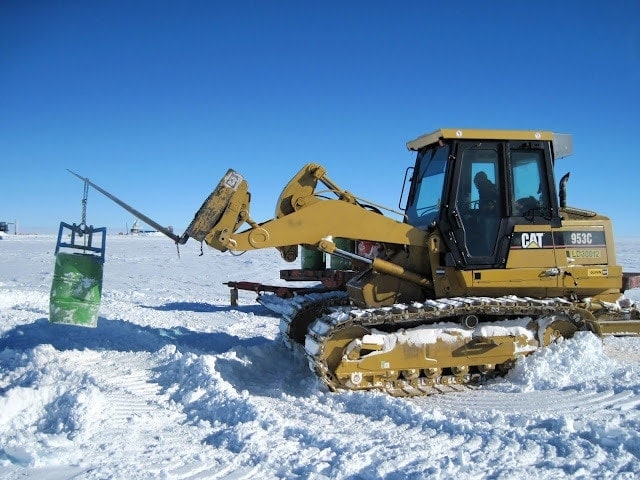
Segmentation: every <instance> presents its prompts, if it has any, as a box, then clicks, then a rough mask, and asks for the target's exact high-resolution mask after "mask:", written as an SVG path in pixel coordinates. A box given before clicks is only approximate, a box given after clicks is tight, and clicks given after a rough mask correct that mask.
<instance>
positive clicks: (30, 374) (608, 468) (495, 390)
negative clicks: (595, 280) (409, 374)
mask: <svg viewBox="0 0 640 480" xmlns="http://www.w3.org/2000/svg"><path fill="white" fill-rule="evenodd" d="M54 248H55V237H53V236H46V235H39V236H17V237H15V236H5V237H4V238H3V239H2V240H0V477H2V478H9V479H14V478H16V479H17V478H34V479H35V478H37V479H70V478H87V479H92V478H96V479H97V478H101V479H102V478H131V479H144V478H167V479H188V478H191V479H195V478H229V479H231V478H234V479H238V478H305V479H306V478H311V479H325V478H327V479H328V478H332V479H333V478H339V479H360V478H362V479H370V478H391V479H405V478H432V477H433V478H438V477H441V478H450V477H455V478H485V477H489V478H504V479H507V478H524V477H531V478H548V479H552V478H553V479H555V478H569V477H570V478H575V477H598V478H636V477H637V476H638V475H640V460H639V458H638V457H639V456H640V433H638V432H640V380H638V372H639V370H640V359H639V353H638V352H640V348H639V347H640V339H637V338H607V339H605V341H604V342H602V341H601V340H599V339H598V338H596V337H594V336H593V335H591V334H587V333H581V334H578V335H576V337H575V338H574V339H572V340H568V341H564V342H561V343H559V344H557V345H553V346H552V347H550V348H548V349H545V350H539V351H537V352H535V353H534V354H533V355H531V356H530V357H528V358H526V359H522V360H521V361H519V362H518V363H517V365H516V367H515V368H514V369H513V370H512V371H511V372H510V373H509V374H508V375H507V376H506V378H502V379H497V380H495V381H492V382H490V383H488V384H486V385H483V386H482V387H480V388H478V389H474V390H466V391H463V392H460V393H455V394H447V395H437V396H430V397H423V398H413V399H399V398H392V397H389V396H387V395H384V394H379V393H330V392H327V391H326V390H324V389H323V388H322V386H321V385H320V384H319V383H318V382H317V381H316V379H315V377H314V376H313V374H312V373H311V372H310V371H309V369H308V368H307V366H306V363H305V362H304V360H302V359H301V358H297V357H296V355H295V354H294V353H292V352H291V351H290V350H288V349H287V348H285V347H284V346H283V345H282V343H281V342H280V340H279V338H278V323H279V322H278V319H277V318H276V317H274V316H273V315H271V314H270V313H269V312H268V311H267V310H266V309H264V308H263V307H262V306H260V305H258V304H256V303H255V302H254V295H253V294H251V293H241V296H240V305H239V306H238V307H233V308H232V307H230V306H229V295H228V289H227V288H226V287H225V286H224V285H223V284H222V282H225V281H228V280H251V281H259V282H271V283H273V281H274V279H275V278H277V277H278V270H279V269H280V268H290V265H289V264H285V263H284V262H282V261H281V260H280V259H279V257H278V254H277V252H275V251H274V252H271V251H262V252H252V253H247V254H245V255H243V256H240V257H233V256H231V255H228V254H222V253H219V252H216V251H213V250H207V249H206V247H205V255H204V256H203V257H199V256H198V255H199V253H200V246H199V245H198V244H195V243H194V244H192V243H189V244H187V245H185V246H184V247H181V257H180V258H178V256H177V254H176V252H175V246H174V245H173V244H172V243H171V241H169V240H167V239H165V238H164V237H156V236H147V237H132V236H126V237H125V236H109V237H108V239H107V259H106V264H105V274H104V287H103V296H102V304H101V308H100V319H99V322H98V326H97V328H93V329H89V328H80V327H73V326H65V325H54V324H50V323H49V321H48V315H49V313H48V308H49V290H50V287H51V281H52V274H53V262H54V256H53V251H54ZM618 253H619V261H620V263H622V264H623V265H624V266H625V267H626V268H627V269H628V270H640V241H626V242H620V244H619V245H618ZM630 296H632V297H635V298H636V299H638V298H640V294H639V292H637V291H632V292H630Z"/></svg>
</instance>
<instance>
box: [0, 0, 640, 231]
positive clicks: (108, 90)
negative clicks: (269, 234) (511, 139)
mask: <svg viewBox="0 0 640 480" xmlns="http://www.w3.org/2000/svg"><path fill="white" fill-rule="evenodd" d="M639 22H640V3H638V2H636V1H619V0H614V1H611V2H606V4H605V3H604V2H596V1H563V2H557V1H536V2H514V1H492V2H476V1H458V2H427V1H419V2H418V1H416V2H413V1H407V2H382V1H375V0H373V1H359V0H357V1H346V2H345V1H325V2H307V1H225V2H215V1H184V2H179V1H158V0H155V1H142V0H140V1H136V0H130V1H108V2H105V1H103V2H94V1H59V2H50V1H29V2H25V1H18V0H8V1H7V0H5V1H3V2H2V3H0V45H1V47H2V50H1V52H2V54H1V55H0V159H1V160H0V163H1V165H2V177H1V178H2V187H1V189H0V192H1V198H2V200H1V201H0V219H2V220H10V221H13V219H17V220H18V221H19V223H20V228H21V230H22V231H23V232H28V231H30V230H37V229H42V228H50V229H51V230H52V231H53V230H55V228H56V226H57V225H58V223H59V222H60V221H61V220H62V221H67V222H78V221H79V220H80V213H81V198H82V182H80V181H79V180H77V179H76V178H75V177H72V176H71V175H70V174H68V173H67V172H66V169H67V168H69V169H72V170H75V171H77V172H79V173H80V174H82V175H85V176H87V177H89V178H90V179H91V180H92V181H94V182H95V183H97V184H99V185H101V186H102V187H104V188H106V189H107V190H109V191H111V192H112V193H114V194H115V195H118V196H120V197H121V198H122V199H124V200H125V201H127V202H129V203H131V204H133V205H134V206H135V207H137V208H138V209H139V210H140V211H142V212H144V213H146V214H148V215H149V216H151V217H153V218H155V219H157V220H158V221H159V222H160V223H162V224H165V225H174V226H175V227H176V229H177V230H178V231H180V232H181V231H182V229H183V228H184V227H185V226H186V225H187V224H188V223H189V221H190V220H191V218H192V216H193V213H194V212H195V211H196V210H197V209H198V207H199V206H200V204H201V203H202V201H203V200H204V198H205V197H206V196H207V195H208V194H209V193H210V192H211V190H212V189H213V188H214V187H215V185H216V184H217V182H218V180H219V179H220V177H221V176H222V175H223V174H224V173H225V172H226V170H227V168H234V169H236V170H237V171H239V172H240V173H242V174H243V175H244V176H245V177H246V178H247V180H248V181H249V185H250V191H251V192H252V205H251V213H252V216H253V218H254V219H255V220H257V221H263V220H266V219H268V218H270V217H271V216H272V215H273V211H274V207H275V203H276V199H277V197H278V195H279V193H280V190H281V188H282V187H283V186H284V185H285V184H286V182H287V181H288V180H289V178H290V177H291V176H292V175H293V174H294V173H295V172H297V171H298V169H299V168H300V167H302V166H303V165H304V164H305V163H308V162H319V163H321V164H323V165H325V166H326V167H327V170H328V174H329V176H330V177H331V178H332V179H333V180H334V181H335V182H336V183H338V184H339V185H341V186H342V187H343V188H346V189H348V190H350V191H352V192H353V193H355V194H357V195H359V196H362V197H364V198H367V199H369V200H372V201H376V202H378V203H382V204H385V205H389V206H391V207H396V206H397V204H398V197H399V194H400V189H401V187H402V179H403V176H404V172H405V169H406V167H408V166H410V165H411V164H412V162H413V155H412V154H411V153H410V152H408V151H407V150H406V147H405V143H406V141H408V140H411V139H413V138H415V137H417V136H419V135H421V134H423V133H426V132H430V131H433V130H435V129H437V128H440V127H474V128H518V129H519V128H522V129H544V130H552V131H556V132H563V133H572V134H573V141H574V155H573V156H572V157H569V158H568V159H563V160H561V161H560V162H558V177H559V176H560V175H561V174H563V173H565V172H566V171H571V172H572V173H571V180H570V181H569V185H568V187H569V188H568V199H569V204H571V205H574V206H578V207H582V208H589V209H595V210H598V211H600V212H602V213H604V214H606V215H609V216H611V217H612V219H613V220H614V230H615V232H616V234H617V235H618V236H626V237H628V236H640V222H638V213H637V205H639V204H640V185H639V183H638V180H639V178H640V175H639V173H640V168H639V166H638V161H639V160H640V159H639V157H638V154H637V153H636V151H635V148H634V147H635V140H636V138H637V137H638V129H639V128H640V120H639V117H638V114H637V112H636V111H637V110H638V107H640V93H639V91H640V88H639V87H640V34H639V33H638V31H639V30H638V27H637V25H638V23H639ZM87 220H88V223H91V224H93V225H96V226H108V227H111V228H112V230H111V231H112V232H116V231H119V230H120V231H123V230H124V228H125V224H126V223H128V224H129V225H130V224H131V222H132V217H131V215H129V214H128V213H127V212H125V211H124V210H122V209H121V208H120V207H118V206H117V205H115V204H113V203H112V202H111V201H109V200H107V199H105V198H103V197H102V196H101V195H100V194H99V193H98V192H95V191H90V193H89V202H88V211H87Z"/></svg>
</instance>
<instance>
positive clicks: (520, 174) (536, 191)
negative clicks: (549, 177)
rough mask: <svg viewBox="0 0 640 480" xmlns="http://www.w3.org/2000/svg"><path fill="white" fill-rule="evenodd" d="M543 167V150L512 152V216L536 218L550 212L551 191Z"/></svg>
mask: <svg viewBox="0 0 640 480" xmlns="http://www.w3.org/2000/svg"><path fill="white" fill-rule="evenodd" d="M543 166H544V155H543V152H542V150H515V151H514V150H512V151H511V178H512V182H513V184H512V192H513V198H512V205H513V207H512V212H511V214H512V216H515V217H534V216H536V215H545V214H546V213H545V212H549V205H550V202H549V190H548V188H547V185H546V182H545V176H544V167H543ZM549 214H550V213H549Z"/></svg>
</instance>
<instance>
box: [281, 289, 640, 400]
mask: <svg viewBox="0 0 640 480" xmlns="http://www.w3.org/2000/svg"><path fill="white" fill-rule="evenodd" d="M346 303H347V297H346V294H336V292H333V293H332V294H327V295H314V296H312V297H309V298H299V299H297V303H296V305H295V307H294V308H292V309H291V310H290V311H289V312H288V313H287V314H285V315H284V319H283V321H282V322H281V330H282V333H283V335H284V337H285V338H286V339H288V340H289V342H290V344H292V345H296V344H302V343H303V344H304V349H303V350H304V354H305V355H306V357H307V360H308V362H309V366H310V368H311V370H312V371H313V372H314V373H315V374H316V375H318V377H319V378H320V380H321V381H322V382H323V383H324V384H325V385H327V387H328V388H329V389H331V390H341V389H347V390H380V391H384V392H387V393H389V394H391V395H394V396H414V395H429V394H433V393H446V392H450V391H458V390H462V389H465V388H469V387H473V386H474V385H477V384H478V383H480V382H482V381H483V380H484V379H485V378H487V377H491V376H495V375H500V374H503V373H505V372H506V371H507V370H508V369H509V368H510V367H511V366H512V364H513V362H514V361H515V359H516V358H518V357H519V356H521V355H527V354H529V353H531V352H533V351H534V350H536V349H537V348H539V347H541V346H546V345H548V344H549V343H551V342H553V341H554V340H555V339H556V338H558V337H570V336H571V335H573V333H574V332H575V331H576V330H592V331H595V332H596V333H601V332H599V331H598V325H599V320H598V318H599V317H602V318H605V319H606V322H607V323H608V324H611V323H612V322H613V323H619V325H620V327H619V329H620V330H624V325H625V324H627V323H629V322H637V321H638V320H637V317H638V311H637V307H635V306H631V308H627V309H626V310H625V309H620V308H619V307H617V306H608V307H606V308H602V306H599V308H598V310H597V311H596V312H595V313H596V314H597V315H598V316H599V317H598V316H594V311H593V310H592V309H590V308H589V305H585V304H576V303H573V302H571V301H569V300H567V299H564V298H547V299H536V298H530V297H515V296H505V297H498V298H492V297H456V298H448V299H439V300H427V301H426V302H424V303H412V304H408V305H404V304H402V305H395V306H393V307H385V308H378V309H359V308H353V307H349V306H346ZM476 323H477V324H476ZM303 332H305V333H306V335H304V337H305V338H304V339H303V338H302V333H303Z"/></svg>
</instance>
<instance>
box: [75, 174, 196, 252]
mask: <svg viewBox="0 0 640 480" xmlns="http://www.w3.org/2000/svg"><path fill="white" fill-rule="evenodd" d="M67 171H68V172H69V173H71V174H72V175H75V176H76V177H78V178H79V179H80V180H82V181H84V182H86V183H88V184H89V185H91V186H92V187H93V188H95V189H96V190H97V191H99V192H100V193H101V194H103V195H104V196H106V197H107V198H110V199H111V200H113V201H114V202H116V203H117V204H118V205H120V206H121V207H122V208H124V209H125V210H126V211H127V212H129V213H131V214H132V215H134V216H135V217H137V218H139V219H140V220H142V221H143V222H144V223H146V224H147V225H149V226H151V227H153V228H155V229H156V230H158V231H159V232H161V233H164V234H165V235H166V236H167V237H169V238H170V239H171V240H173V241H174V242H176V243H180V244H184V243H185V242H186V241H187V239H188V238H189V237H188V236H187V235H183V236H182V237H179V236H178V235H176V234H175V233H173V232H172V231H171V230H170V229H168V228H167V227H163V226H162V225H160V224H159V223H158V222H156V221H155V220H152V219H151V218H149V217H147V216H146V215H145V214H144V213H141V212H139V211H138V210H136V209H135V208H133V207H132V206H131V205H129V204H127V203H125V202H123V201H122V200H120V199H119V198H118V197H116V196H115V195H112V194H111V193H109V192H107V191H106V190H105V189H103V188H101V187H99V186H98V185H96V184H95V183H93V182H92V181H91V180H89V179H88V178H85V177H83V176H81V175H78V174H77V173H75V172H72V171H71V170H69V169H67Z"/></svg>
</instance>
